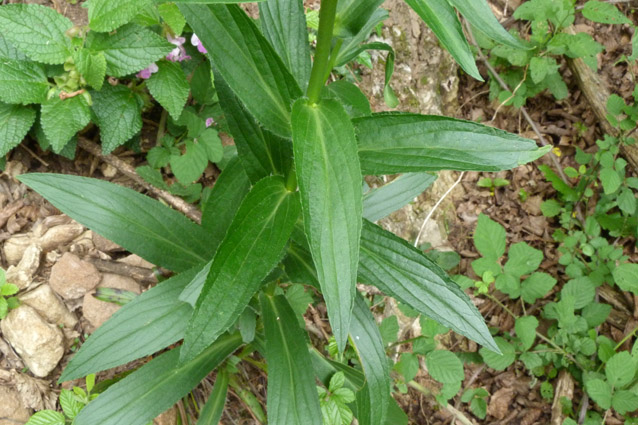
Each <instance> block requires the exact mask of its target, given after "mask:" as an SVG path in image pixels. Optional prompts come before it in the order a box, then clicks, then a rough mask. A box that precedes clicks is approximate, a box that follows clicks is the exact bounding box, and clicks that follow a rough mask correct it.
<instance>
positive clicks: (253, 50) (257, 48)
mask: <svg viewBox="0 0 638 425" xmlns="http://www.w3.org/2000/svg"><path fill="white" fill-rule="evenodd" d="M179 6H180V10H181V11H182V13H183V14H184V16H185V17H186V20H187V21H188V23H189V25H190V26H191V28H192V29H193V31H194V32H195V33H196V34H197V36H198V37H199V39H200V40H201V42H202V43H203V45H204V47H205V48H206V50H207V51H208V56H209V58H210V59H211V61H212V62H213V65H214V66H215V68H216V69H217V70H218V71H219V73H220V74H221V76H222V77H223V79H224V81H226V83H227V84H228V85H229V86H230V88H231V89H232V90H233V92H235V94H236V95H237V97H238V98H239V99H240V100H241V102H242V103H243V104H244V105H245V106H246V109H247V110H248V111H250V113H251V114H252V115H253V116H255V118H257V120H258V121H259V122H260V123H261V124H262V125H264V126H265V127H266V128H267V129H269V130H271V131H272V132H273V133H275V134H277V135H279V136H283V137H289V136H290V105H291V104H292V102H293V100H294V99H296V98H298V97H300V96H301V90H300V89H299V86H298V85H297V83H296V82H295V79H294V77H293V76H292V75H291V74H290V73H289V71H288V70H287V69H286V67H285V65H284V63H283V62H282V60H281V59H280V58H279V56H278V55H277V53H276V52H275V50H274V49H273V47H272V46H271V45H270V44H269V43H268V41H267V40H266V38H265V37H264V36H263V35H262V34H261V32H260V31H259V29H258V28H257V27H256V26H255V24H254V22H253V20H252V19H251V18H249V17H248V16H247V15H246V13H245V12H244V11H243V10H242V9H241V8H240V7H239V6H236V5H211V6H205V5H194V4H180V5H179Z"/></svg>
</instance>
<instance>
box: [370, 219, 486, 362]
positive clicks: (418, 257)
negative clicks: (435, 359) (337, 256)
mask: <svg viewBox="0 0 638 425" xmlns="http://www.w3.org/2000/svg"><path fill="white" fill-rule="evenodd" d="M359 280H360V281H361V282H363V283H366V284H370V285H375V286H376V287H378V288H379V289H380V290H382V291H383V292H385V293H386V294H387V295H391V296H393V297H395V298H396V299H397V300H399V301H401V302H402V303H405V304H407V305H409V306H410V307H412V308H413V309H415V310H417V311H418V312H419V313H422V314H424V315H426V316H428V317H430V318H432V319H434V320H436V321H437V322H439V323H441V324H443V325H445V326H447V327H449V328H451V329H452V330H454V331H455V332H458V333H460V334H461V335H464V336H466V337H468V338H470V339H471V340H474V341H476V342H478V343H479V344H481V345H484V346H486V347H488V348H490V349H492V350H498V347H497V346H496V344H495V343H494V340H493V339H492V336H491V335H490V333H489V331H488V329H487V326H486V325H485V322H484V320H483V317H482V316H481V314H480V313H479V312H478V310H477V309H476V307H475V306H474V304H472V301H471V300H470V299H469V297H468V296H467V295H466V294H465V293H464V292H463V291H461V289H460V288H459V287H458V285H457V284H456V283H454V282H453V281H452V280H451V279H450V277H449V276H447V274H446V273H445V272H444V271H443V270H442V269H441V268H440V267H439V266H438V265H436V263H434V262H433V261H431V260H430V259H428V258H427V257H426V256H425V255H424V254H423V253H422V252H421V251H419V250H417V249H416V248H414V247H413V246H412V245H410V244H408V243H407V242H406V241H404V240H403V239H401V238H399V237H397V236H395V235H393V234H392V233H390V232H388V231H386V230H383V229H381V228H380V227H379V226H377V225H375V224H373V223H371V222H369V221H367V220H364V221H363V231H362V233H361V258H360V262H359Z"/></svg>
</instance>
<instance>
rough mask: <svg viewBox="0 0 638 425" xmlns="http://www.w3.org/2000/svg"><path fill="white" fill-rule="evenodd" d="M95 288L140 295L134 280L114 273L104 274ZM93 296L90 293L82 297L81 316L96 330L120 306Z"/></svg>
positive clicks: (138, 287) (92, 292)
mask: <svg viewBox="0 0 638 425" xmlns="http://www.w3.org/2000/svg"><path fill="white" fill-rule="evenodd" d="M97 287H98V288H115V289H123V290H125V291H132V292H135V293H136V294H139V293H140V285H139V284H138V283H137V282H136V281H135V280H134V279H131V278H130V277H126V276H120V275H119V274H114V273H104V276H102V281H101V282H100V284H99V285H98V286H97ZM93 294H95V291H91V292H89V293H88V294H86V295H85V296H84V304H83V305H82V314H83V315H84V317H85V318H86V319H87V320H88V321H89V322H90V323H91V325H92V326H93V327H95V328H98V327H100V326H102V324H103V323H104V322H106V321H107V320H108V319H109V318H110V317H111V316H112V315H113V314H114V313H115V312H116V311H117V310H119V309H120V306H119V305H117V304H115V303H108V302H105V301H100V300H98V299H97V298H95V297H94V296H93Z"/></svg>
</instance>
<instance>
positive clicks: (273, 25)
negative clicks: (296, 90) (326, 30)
mask: <svg viewBox="0 0 638 425" xmlns="http://www.w3.org/2000/svg"><path fill="white" fill-rule="evenodd" d="M259 22H260V23H261V30H262V31H263V33H264V36H265V37H266V39H267V40H268V41H269V42H270V44H271V45H272V46H273V47H274V49H275V51H276V52H277V53H278V54H279V57H281V59H282V60H283V62H284V64H285V65H286V67H287V68H288V69H289V70H290V72H291V73H292V75H293V76H294V77H295V79H296V80H297V84H299V87H301V89H302V90H303V91H304V92H305V91H306V87H307V86H308V79H309V78H310V67H311V63H310V45H309V43H308V28H307V27H306V15H305V13H304V7H303V1H302V0H266V1H264V2H263V3H260V4H259Z"/></svg>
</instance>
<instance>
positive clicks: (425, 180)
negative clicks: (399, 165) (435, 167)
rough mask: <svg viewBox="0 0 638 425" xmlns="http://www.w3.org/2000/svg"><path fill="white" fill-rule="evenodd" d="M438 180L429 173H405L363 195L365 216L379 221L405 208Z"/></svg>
mask: <svg viewBox="0 0 638 425" xmlns="http://www.w3.org/2000/svg"><path fill="white" fill-rule="evenodd" d="M434 180H436V176H435V175H433V174H428V173H409V174H404V175H402V176H400V177H398V178H396V179H394V180H392V181H391V182H390V183H387V184H385V185H383V186H381V187H379V188H376V189H372V190H371V191H370V192H368V193H366V194H365V195H364V196H363V217H364V218H366V219H368V220H370V221H377V220H380V219H382V218H383V217H385V216H387V215H390V214H391V213H393V212H394V211H396V210H398V209H400V208H403V206H404V205H406V204H407V203H409V202H412V200H414V198H416V197H417V196H419V195H420V194H421V193H423V191H424V190H425V189H427V188H428V187H429V186H430V185H431V184H432V183H434Z"/></svg>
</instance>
